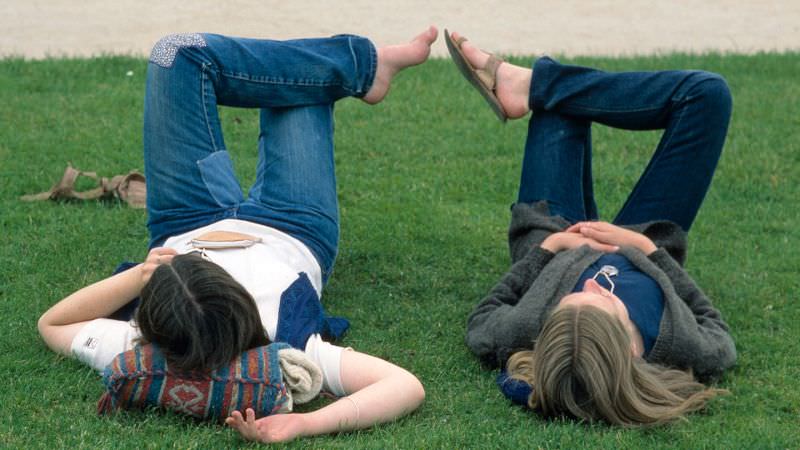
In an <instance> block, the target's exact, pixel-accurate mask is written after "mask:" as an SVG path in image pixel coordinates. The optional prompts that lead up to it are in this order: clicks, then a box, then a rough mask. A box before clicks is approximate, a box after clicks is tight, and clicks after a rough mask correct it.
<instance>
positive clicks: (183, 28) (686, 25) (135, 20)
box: [0, 0, 800, 58]
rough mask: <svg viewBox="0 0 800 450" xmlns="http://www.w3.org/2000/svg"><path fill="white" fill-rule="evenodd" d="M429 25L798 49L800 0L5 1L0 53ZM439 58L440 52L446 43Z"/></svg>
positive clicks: (397, 31)
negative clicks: (167, 38) (182, 35)
mask: <svg viewBox="0 0 800 450" xmlns="http://www.w3.org/2000/svg"><path fill="white" fill-rule="evenodd" d="M430 23H433V24H436V25H438V26H439V27H440V28H445V27H449V28H451V29H457V30H459V31H461V32H463V33H464V34H466V35H467V36H469V37H470V38H471V39H473V40H474V41H475V42H478V43H480V45H481V46H482V47H484V48H486V49H491V50H493V51H496V52H500V53H504V54H539V53H545V52H546V53H550V54H564V55H621V54H622V55H625V54H649V53H654V52H655V53H657V52H666V51H672V50H683V51H697V52H702V51H708V50H719V51H731V52H740V53H752V52H756V51H760V50H779V51H780V50H800V1H798V0H773V1H769V0H766V1H757V0H738V1H737V0H667V1H665V0H660V1H654V0H591V1H590V0H540V1H530V0H529V1H504V2H489V1H482V2H478V1H469V0H462V1H455V0H438V1H430V0H404V1H400V0H395V1H387V0H347V1H343V2H337V1H324V0H309V1H305V0H300V1H296V2H286V1H282V2H278V1H275V0H257V1H256V0H239V1H229V2H220V1H218V0H214V1H211V0H194V1H191V2H184V1H177V0H163V1H159V2H156V1H153V0H150V1H141V0H114V1H107V0H82V1H80V2H77V1H74V0H50V1H45V0H0V30H1V31H0V55H10V54H13V55H22V56H25V57H29V58H41V57H44V56H47V55H59V56H63V55H69V56H87V55H95V54H100V53H126V54H137V55H145V54H147V53H148V52H149V49H150V47H151V46H152V44H153V43H154V42H155V41H156V40H158V38H159V37H161V36H163V35H165V34H169V33H173V32H189V31H191V32H194V31H207V32H217V33H226V34H233V35H240V36H253V37H272V38H276V39H284V38H293V37H303V36H325V35H330V34H335V33H343V32H348V33H356V34H362V35H365V36H369V37H371V38H372V39H373V40H374V41H375V42H376V43H377V44H386V43H394V42H402V41H405V40H407V39H408V38H409V37H410V36H411V35H412V34H414V33H415V32H416V31H417V30H421V29H424V28H425V27H426V26H427V25H428V24H430ZM434 54H435V55H438V56H441V55H444V54H445V48H444V45H443V44H442V43H441V41H440V42H439V43H437V45H436V47H435V49H434Z"/></svg>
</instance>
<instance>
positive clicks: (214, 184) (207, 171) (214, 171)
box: [197, 150, 243, 208]
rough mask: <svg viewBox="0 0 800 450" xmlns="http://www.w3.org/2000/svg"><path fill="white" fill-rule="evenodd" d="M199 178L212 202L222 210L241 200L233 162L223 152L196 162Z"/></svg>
mask: <svg viewBox="0 0 800 450" xmlns="http://www.w3.org/2000/svg"><path fill="white" fill-rule="evenodd" d="M197 168H198V169H199V170H200V176H201V177H202V179H203V183H205V185H206V189H208V193H209V194H210V195H211V197H212V198H213V199H214V201H215V202H216V203H217V205H219V206H220V207H223V208H231V207H234V206H236V205H238V204H239V203H241V202H242V200H243V195H242V188H241V186H239V181H238V180H237V179H236V175H235V174H234V171H233V162H232V161H231V158H230V155H229V154H228V152H227V151H225V150H220V151H217V152H213V153H211V154H210V155H209V156H207V157H205V158H203V159H201V160H200V161H197Z"/></svg>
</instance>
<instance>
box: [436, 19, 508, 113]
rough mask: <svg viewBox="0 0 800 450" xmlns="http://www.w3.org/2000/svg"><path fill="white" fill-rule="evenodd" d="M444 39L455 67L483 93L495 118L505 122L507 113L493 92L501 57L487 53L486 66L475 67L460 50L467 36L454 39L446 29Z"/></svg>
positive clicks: (501, 60) (501, 61) (495, 86)
mask: <svg viewBox="0 0 800 450" xmlns="http://www.w3.org/2000/svg"><path fill="white" fill-rule="evenodd" d="M444 39H445V42H446V43H447V50H448V51H449V52H450V57H451V58H452V59H453V62H454V63H455V64H456V67H458V70H459V71H460V72H461V74H462V75H464V78H466V79H467V81H469V82H470V83H472V85H473V86H474V87H475V89H477V90H478V92H480V93H481V95H483V98H484V99H486V102H487V103H489V106H491V107H492V111H494V113H495V114H496V115H497V118H498V119H500V120H501V121H503V122H505V121H506V120H507V119H508V114H506V111H505V109H503V105H502V104H501V103H500V99H498V98H497V93H496V92H495V89H497V69H498V67H500V64H502V63H503V62H504V61H503V59H501V58H498V57H497V56H495V55H492V54H489V59H488V60H487V61H486V67H484V68H483V69H476V68H475V67H473V66H472V64H470V63H469V61H467V58H466V56H465V55H464V53H463V52H462V51H461V44H462V43H463V42H464V41H466V40H467V38H465V37H463V36H461V37H460V38H458V40H457V41H456V40H454V39H453V38H452V37H450V33H448V32H447V30H444Z"/></svg>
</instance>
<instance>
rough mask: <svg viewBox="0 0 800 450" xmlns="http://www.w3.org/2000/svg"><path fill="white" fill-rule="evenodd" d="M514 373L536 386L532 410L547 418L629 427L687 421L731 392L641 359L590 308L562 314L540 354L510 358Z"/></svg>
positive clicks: (613, 321) (540, 341)
mask: <svg viewBox="0 0 800 450" xmlns="http://www.w3.org/2000/svg"><path fill="white" fill-rule="evenodd" d="M508 372H509V375H510V376H511V377H512V378H517V379H520V380H524V381H526V382H528V383H529V384H531V386H533V392H532V393H531V395H530V397H529V398H528V405H529V406H530V407H531V408H532V409H534V410H536V411H538V412H539V413H541V414H542V415H543V416H545V417H560V416H571V417H575V418H578V419H583V420H587V421H589V422H594V421H603V422H606V423H609V424H611V425H621V426H625V427H632V426H646V425H661V424H666V423H669V422H673V421H675V420H679V419H683V418H684V417H685V415H686V414H688V413H690V412H693V411H697V410H700V409H703V408H704V407H705V406H706V403H707V402H708V401H709V400H710V399H711V398H713V397H714V396H716V395H717V394H720V393H725V392H727V391H724V390H722V389H715V388H708V387H706V386H705V385H703V384H701V383H699V382H697V381H696V380H695V379H694V377H693V376H692V374H691V372H688V371H683V370H676V369H670V368H666V367H662V366H659V365H656V364H651V363H648V362H646V361H645V360H644V359H642V358H639V357H634V356H633V354H632V352H631V341H630V337H629V336H628V333H627V332H626V331H625V327H624V326H623V325H622V322H621V321H620V320H619V319H617V318H616V317H613V316H611V315H610V314H608V313H606V312H605V311H602V310H600V309H598V308H595V307H593V306H588V305H582V306H565V307H563V308H558V309H556V310H555V312H554V313H553V314H552V315H551V316H550V317H549V318H548V319H547V320H546V321H545V325H544V327H543V329H542V332H541V333H540V335H539V337H538V338H537V340H536V343H535V345H534V349H533V350H525V351H521V352H517V353H515V354H513V355H512V356H511V358H510V359H509V360H508Z"/></svg>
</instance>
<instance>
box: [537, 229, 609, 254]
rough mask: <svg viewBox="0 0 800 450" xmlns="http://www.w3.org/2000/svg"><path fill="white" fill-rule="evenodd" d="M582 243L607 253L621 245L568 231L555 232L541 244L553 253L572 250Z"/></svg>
mask: <svg viewBox="0 0 800 450" xmlns="http://www.w3.org/2000/svg"><path fill="white" fill-rule="evenodd" d="M582 245H588V246H589V247H591V248H593V249H595V250H598V251H601V252H606V253H613V252H616V251H617V250H619V247H618V246H616V245H613V244H609V243H605V242H600V241H598V240H596V239H592V238H591V237H587V236H583V235H581V234H579V233H573V232H566V231H561V232H558V233H553V234H551V235H550V236H547V239H545V240H544V241H542V243H541V245H540V246H541V247H542V248H543V249H545V250H548V251H550V252H552V253H558V252H560V251H562V250H570V249H573V248H578V247H580V246H582Z"/></svg>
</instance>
